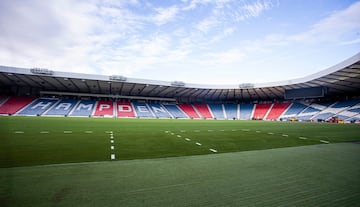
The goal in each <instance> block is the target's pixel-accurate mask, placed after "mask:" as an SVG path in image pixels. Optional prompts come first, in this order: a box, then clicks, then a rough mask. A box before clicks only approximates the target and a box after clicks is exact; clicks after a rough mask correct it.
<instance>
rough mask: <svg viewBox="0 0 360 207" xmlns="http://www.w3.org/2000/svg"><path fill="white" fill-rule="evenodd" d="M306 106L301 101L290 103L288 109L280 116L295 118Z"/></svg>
mask: <svg viewBox="0 0 360 207" xmlns="http://www.w3.org/2000/svg"><path fill="white" fill-rule="evenodd" d="M307 107H308V106H307V105H305V104H302V103H297V102H295V103H292V104H291V105H290V106H289V107H288V109H287V110H286V111H285V113H284V114H283V115H281V117H280V118H283V119H289V118H295V117H297V115H298V114H299V113H301V112H302V111H303V110H304V109H306V108H307Z"/></svg>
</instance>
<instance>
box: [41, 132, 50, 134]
mask: <svg viewBox="0 0 360 207" xmlns="http://www.w3.org/2000/svg"><path fill="white" fill-rule="evenodd" d="M40 134H49V132H48V131H41V132H40Z"/></svg>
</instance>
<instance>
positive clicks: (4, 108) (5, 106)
mask: <svg viewBox="0 0 360 207" xmlns="http://www.w3.org/2000/svg"><path fill="white" fill-rule="evenodd" d="M34 100H35V99H34V98H28V97H16V96H13V97H10V98H5V96H3V100H2V104H1V105H0V114H6V115H12V114H15V113H16V112H18V111H19V110H20V109H22V108H24V107H25V106H27V105H28V104H30V103H31V102H32V101H34Z"/></svg>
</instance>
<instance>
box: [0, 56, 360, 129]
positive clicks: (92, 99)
mask: <svg viewBox="0 0 360 207" xmlns="http://www.w3.org/2000/svg"><path fill="white" fill-rule="evenodd" d="M0 85H1V89H0V94H1V96H0V115H15V116H69V117H73V116H74V117H76V116H80V117H81V116H82V117H129V118H175V119H178V118H183V119H228V120H281V121H315V122H324V121H326V122H341V123H343V122H347V123H354V122H359V120H360V94H359V88H360V53H358V54H356V55H355V56H353V57H351V58H349V59H347V60H345V61H343V62H341V63H339V64H337V65H335V66H333V67H331V68H328V69H325V70H323V71H320V72H318V73H316V74H313V75H310V76H306V77H304V78H299V79H294V80H288V81H282V82H275V83H261V84H251V83H242V84H239V85H237V86H236V85H225V86H222V85H219V86H217V85H215V86H213V85H197V84H187V83H184V82H182V81H173V82H165V81H155V80H143V79H131V78H127V77H124V76H118V75H112V76H101V75H88V74H78V73H65V72H57V71H52V70H49V69H42V68H32V69H25V68H14V67H6V66H0Z"/></svg>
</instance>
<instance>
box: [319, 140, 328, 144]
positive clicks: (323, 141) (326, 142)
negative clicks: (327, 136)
mask: <svg viewBox="0 0 360 207" xmlns="http://www.w3.org/2000/svg"><path fill="white" fill-rule="evenodd" d="M320 142H322V143H325V144H329V143H330V142H329V141H325V140H320Z"/></svg>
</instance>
